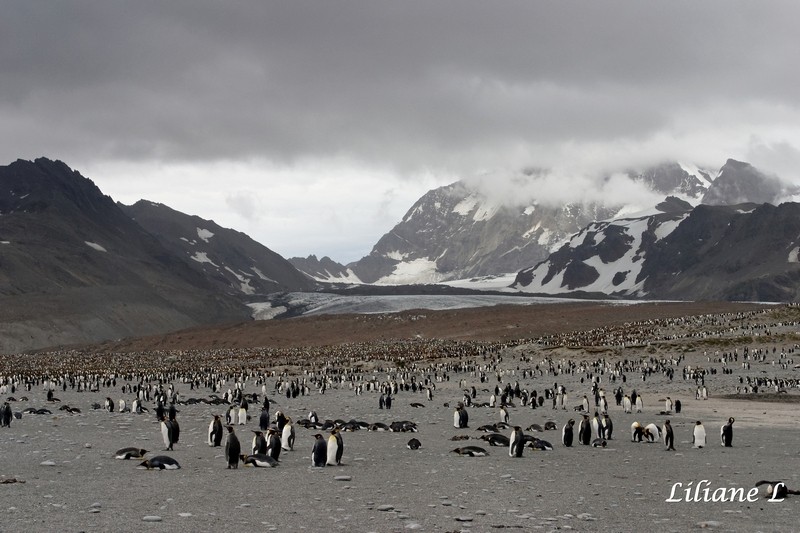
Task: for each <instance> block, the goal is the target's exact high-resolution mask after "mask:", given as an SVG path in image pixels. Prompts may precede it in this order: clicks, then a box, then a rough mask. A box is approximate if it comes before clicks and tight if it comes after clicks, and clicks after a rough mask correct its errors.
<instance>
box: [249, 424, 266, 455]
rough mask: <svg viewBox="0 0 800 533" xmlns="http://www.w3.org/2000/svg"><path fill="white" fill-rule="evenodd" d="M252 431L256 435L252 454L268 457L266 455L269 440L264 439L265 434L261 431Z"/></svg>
mask: <svg viewBox="0 0 800 533" xmlns="http://www.w3.org/2000/svg"><path fill="white" fill-rule="evenodd" d="M251 431H252V432H253V433H254V435H253V445H252V447H251V449H252V454H253V455H257V454H264V455H266V453H267V439H266V438H264V433H263V432H262V431H261V430H255V429H253V430H251Z"/></svg>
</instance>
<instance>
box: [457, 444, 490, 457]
mask: <svg viewBox="0 0 800 533" xmlns="http://www.w3.org/2000/svg"><path fill="white" fill-rule="evenodd" d="M452 453H457V454H458V455H466V456H467V457H485V456H487V455H489V452H487V451H486V450H484V449H483V448H481V447H480V446H464V447H462V448H456V449H455V450H453V451H452Z"/></svg>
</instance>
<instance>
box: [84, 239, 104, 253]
mask: <svg viewBox="0 0 800 533" xmlns="http://www.w3.org/2000/svg"><path fill="white" fill-rule="evenodd" d="M83 242H85V243H86V246H88V247H89V248H92V249H94V250H97V251H98V252H108V250H106V249H105V248H103V247H102V246H101V245H99V244H97V243H96V242H89V241H83Z"/></svg>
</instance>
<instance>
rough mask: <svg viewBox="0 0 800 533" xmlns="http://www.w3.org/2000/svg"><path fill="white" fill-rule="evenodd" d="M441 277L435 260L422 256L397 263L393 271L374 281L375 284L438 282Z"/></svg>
mask: <svg viewBox="0 0 800 533" xmlns="http://www.w3.org/2000/svg"><path fill="white" fill-rule="evenodd" d="M442 279H443V276H442V274H440V273H439V272H438V270H437V269H436V262H435V261H431V260H430V259H428V258H424V257H423V258H420V259H414V260H413V261H408V262H405V263H398V264H397V265H396V266H395V268H394V272H392V273H391V274H390V275H388V276H384V277H383V278H381V279H379V280H378V281H376V282H375V285H415V284H425V283H439V282H440V281H441V280H442Z"/></svg>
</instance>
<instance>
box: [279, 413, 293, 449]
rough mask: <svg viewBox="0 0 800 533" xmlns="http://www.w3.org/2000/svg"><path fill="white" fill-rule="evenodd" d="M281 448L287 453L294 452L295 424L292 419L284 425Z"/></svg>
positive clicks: (289, 418) (287, 419)
mask: <svg viewBox="0 0 800 533" xmlns="http://www.w3.org/2000/svg"><path fill="white" fill-rule="evenodd" d="M281 448H283V449H284V450H286V451H289V450H294V424H292V417H287V418H286V423H285V424H284V425H283V430H282V431H281Z"/></svg>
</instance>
